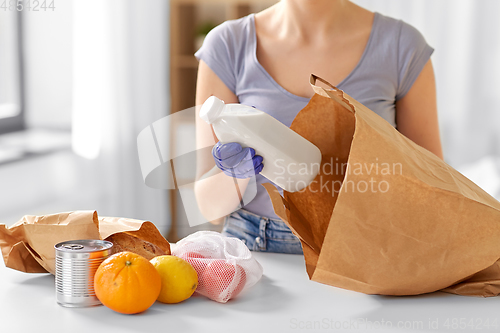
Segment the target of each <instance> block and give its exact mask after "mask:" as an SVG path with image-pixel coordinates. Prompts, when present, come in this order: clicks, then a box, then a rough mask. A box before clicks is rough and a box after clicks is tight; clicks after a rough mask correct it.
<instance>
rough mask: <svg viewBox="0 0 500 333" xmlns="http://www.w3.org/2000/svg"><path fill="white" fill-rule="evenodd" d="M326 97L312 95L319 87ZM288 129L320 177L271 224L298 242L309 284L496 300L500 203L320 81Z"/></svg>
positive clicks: (292, 196) (280, 204)
mask: <svg viewBox="0 0 500 333" xmlns="http://www.w3.org/2000/svg"><path fill="white" fill-rule="evenodd" d="M317 79H318V80H320V81H321V82H323V83H325V84H326V85H328V86H329V88H331V89H325V88H321V87H318V86H316V85H315V83H316V80H317ZM311 85H312V87H313V89H314V91H315V95H314V96H313V97H312V99H311V101H310V102H309V103H308V105H307V106H306V107H305V108H304V109H303V110H301V111H300V112H299V114H298V115H297V117H296V118H295V120H294V121H293V123H292V125H291V128H292V129H293V130H294V131H296V132H297V133H299V134H301V135H302V136H303V137H305V138H306V139H308V140H310V141H311V142H312V143H314V144H315V145H316V146H317V147H318V148H319V149H320V150H321V152H322V162H321V168H320V173H319V174H318V176H317V177H316V179H315V180H314V181H313V183H312V184H311V185H310V186H309V187H307V188H306V189H305V190H303V191H300V192H294V193H289V192H285V193H284V198H282V197H281V196H280V195H279V193H278V191H277V190H276V188H275V187H274V186H272V185H270V184H266V185H265V187H266V189H267V190H268V192H269V194H270V196H271V200H272V202H273V205H274V208H275V211H276V214H277V215H279V216H280V217H281V218H282V219H283V220H285V222H287V224H288V225H289V226H290V228H291V229H292V231H293V232H294V233H295V234H296V235H297V236H298V237H299V238H300V240H301V242H302V246H303V249H304V256H305V261H306V269H307V272H308V274H309V277H310V279H311V280H314V281H317V282H321V283H325V284H329V285H333V286H337V287H341V288H345V289H350V290H355V291H359V292H363V293H367V294H384V295H415V294H422V293H428V292H433V291H437V290H443V291H447V292H452V293H457V294H461V295H472V296H495V295H498V294H499V293H500V264H499V262H497V260H498V259H499V258H500V203H499V202H498V201H496V200H495V199H494V198H493V197H491V196H490V195H489V194H487V193H486V192H484V191H483V190H482V189H481V188H479V187H478V186H477V185H475V184H474V183H473V182H472V181H470V180H469V179H467V178H466V177H464V176H463V175H462V174H460V173H459V172H457V171H456V170H454V169H453V168H452V167H450V166H449V165H447V164H446V163H445V162H443V161H442V160H441V159H439V158H438V157H436V156H435V155H434V154H432V153H430V152H429V151H427V150H426V149H424V148H422V147H420V146H418V145H417V144H415V143H413V142H412V141H411V140H409V139H408V138H406V137H405V136H404V135H402V134H401V133H399V132H398V131H397V130H396V129H395V128H393V127H392V126H391V125H390V124H389V123H388V122H386V121H385V120H384V119H382V118H381V117H380V116H378V115H377V114H375V113H374V112H372V111H371V110H369V109H368V108H366V107H365V106H363V105H362V104H360V103H359V102H357V101H356V100H354V99H353V98H352V97H350V96H348V95H347V94H345V93H344V92H342V91H341V90H339V89H337V88H335V87H333V86H331V85H330V84H328V83H327V82H326V81H324V80H321V79H319V78H317V77H316V76H314V75H312V76H311Z"/></svg>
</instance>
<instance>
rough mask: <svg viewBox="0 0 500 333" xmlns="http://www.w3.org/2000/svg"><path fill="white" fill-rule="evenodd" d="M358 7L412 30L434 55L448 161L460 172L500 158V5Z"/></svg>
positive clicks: (423, 2)
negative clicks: (478, 162)
mask: <svg viewBox="0 0 500 333" xmlns="http://www.w3.org/2000/svg"><path fill="white" fill-rule="evenodd" d="M353 2H355V3H357V4H359V5H360V6H362V7H365V8H367V9H369V10H372V11H377V12H380V13H382V14H384V15H387V16H391V17H394V18H397V19H402V20H404V21H405V22H407V23H409V24H411V25H413V26H414V27H416V28H417V29H418V30H419V31H420V32H421V33H422V34H423V35H424V37H425V39H426V40H427V43H428V44H429V45H431V46H432V47H433V48H434V49H435V51H434V54H433V55H432V57H431V59H432V62H433V65H434V70H435V75H436V84H437V98H438V112H439V122H440V128H441V138H442V143H443V149H444V156H445V160H446V161H447V162H448V163H449V164H450V165H452V166H453V167H455V168H458V167H460V166H462V165H468V164H473V163H476V162H477V161H478V160H481V159H483V158H490V159H491V158H494V157H500V131H499V129H498V127H499V125H500V94H499V93H498V92H499V91H500V61H498V59H500V20H499V13H500V1H497V0H439V1H435V0H405V1H401V0H353ZM499 168H500V166H499ZM498 174H499V175H500V170H498Z"/></svg>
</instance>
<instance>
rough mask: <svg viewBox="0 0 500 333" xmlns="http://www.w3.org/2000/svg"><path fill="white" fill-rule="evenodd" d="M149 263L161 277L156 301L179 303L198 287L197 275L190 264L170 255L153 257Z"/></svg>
mask: <svg viewBox="0 0 500 333" xmlns="http://www.w3.org/2000/svg"><path fill="white" fill-rule="evenodd" d="M150 262H151V263H152V264H153V266H154V267H155V268H156V270H157V271H158V273H160V277H161V291H160V295H159V296H158V301H160V302H163V303H179V302H182V301H184V300H185V299H188V298H189V297H191V295H192V294H193V293H194V291H195V290H196V287H197V286H198V275H197V274H196V271H195V269H194V268H193V266H191V264H190V263H188V262H187V261H185V260H184V259H181V258H179V257H176V256H171V255H164V256H158V257H154V258H153V259H151V260H150Z"/></svg>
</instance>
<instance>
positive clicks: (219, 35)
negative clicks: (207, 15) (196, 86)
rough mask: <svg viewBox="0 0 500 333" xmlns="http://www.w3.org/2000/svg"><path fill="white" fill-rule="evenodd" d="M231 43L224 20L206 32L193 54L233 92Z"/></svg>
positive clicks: (233, 62)
mask: <svg viewBox="0 0 500 333" xmlns="http://www.w3.org/2000/svg"><path fill="white" fill-rule="evenodd" d="M233 44H234V43H233V36H232V33H231V31H230V27H229V24H228V22H225V23H222V24H221V25H218V26H217V27H215V28H214V29H212V30H211V31H210V32H209V33H208V35H207V36H206V37H205V40H204V41H203V45H202V46H201V48H200V49H199V50H198V51H197V52H196V53H195V54H194V55H195V57H196V58H197V59H198V60H203V61H204V62H205V63H206V64H207V65H208V67H210V69H211V70H212V71H213V72H214V73H215V74H216V75H217V76H218V77H219V78H220V79H221V80H222V82H223V83H224V84H225V85H226V86H227V87H228V88H229V90H231V91H232V92H233V93H235V91H236V74H235V71H234V66H235V54H234V49H235V48H234V45H233Z"/></svg>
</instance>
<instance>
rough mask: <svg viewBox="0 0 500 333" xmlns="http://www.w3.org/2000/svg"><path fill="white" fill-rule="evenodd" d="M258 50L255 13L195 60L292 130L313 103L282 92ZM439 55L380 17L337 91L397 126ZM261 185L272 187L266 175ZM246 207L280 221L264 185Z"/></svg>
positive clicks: (230, 25)
mask: <svg viewBox="0 0 500 333" xmlns="http://www.w3.org/2000/svg"><path fill="white" fill-rule="evenodd" d="M256 49H257V38H256V33H255V21H254V14H250V15H248V16H245V17H243V18H241V19H238V20H231V21H226V22H224V23H222V24H221V25H219V26H217V27H216V28H214V29H213V30H212V31H210V33H209V34H208V35H207V37H206V38H205V41H204V43H203V45H202V47H201V48H200V49H199V50H198V52H196V54H195V56H196V58H198V59H199V60H203V61H204V62H205V63H206V64H207V65H208V67H210V69H211V70H212V71H214V73H215V74H216V75H217V76H218V77H219V78H220V79H221V80H222V82H224V84H225V85H226V86H227V87H228V88H229V90H231V91H232V92H233V93H234V94H235V95H236V96H237V97H238V100H239V102H240V103H241V104H245V105H249V106H255V107H256V108H257V109H259V110H261V111H264V112H266V113H268V114H269V115H271V116H273V117H274V118H276V119H278V120H279V121H281V122H282V123H283V124H285V125H286V126H290V125H291V123H292V121H293V119H294V118H295V116H296V115H297V113H299V111H300V110H302V109H303V108H304V107H305V106H306V105H307V103H308V102H309V98H305V97H301V96H297V95H294V94H292V93H290V92H289V91H287V90H285V89H284V88H283V87H281V86H280V85H279V84H278V83H277V82H276V81H275V80H274V79H273V78H272V77H271V76H270V75H269V73H268V72H267V71H266V70H265V69H264V67H262V65H261V64H260V63H259V61H258V60H257V55H256ZM433 51H434V50H433V49H432V48H431V47H430V46H429V45H428V44H427V43H426V41H425V39H424V38H423V36H422V34H421V33H420V32H419V31H418V30H416V29H415V28H414V27H412V26H411V25H409V24H407V23H405V22H403V21H401V20H395V19H393V18H390V17H387V16H384V15H382V14H380V13H375V17H374V21H373V26H372V31H371V33H370V37H369V39H368V43H367V45H366V47H365V50H364V52H363V55H362V56H361V59H360V60H359V62H358V64H357V65H356V67H355V68H354V69H353V70H352V72H351V73H350V74H349V75H348V76H347V77H346V78H345V79H344V80H342V82H340V83H339V84H338V85H337V87H338V88H339V89H342V90H344V91H345V92H346V93H347V94H349V95H350V96H352V97H353V98H355V99H356V100H357V101H359V102H360V103H362V104H364V105H365V106H367V107H368V108H369V109H371V110H372V111H374V112H375V113H377V114H378V115H380V116H381V117H382V118H384V119H385V120H387V121H388V122H389V123H390V124H391V125H392V126H394V127H396V110H395V103H396V101H397V100H398V99H400V98H402V97H403V96H405V95H406V93H407V92H408V91H409V90H410V88H411V86H412V85H413V83H414V82H415V80H416V78H417V77H418V75H419V74H420V72H421V71H422V68H423V67H424V65H425V64H426V63H427V61H428V60H429V58H430V56H431V54H432V52H433ZM264 163H265V161H264ZM256 181H257V184H261V183H264V182H268V180H267V179H266V178H265V177H263V176H261V175H257V176H256ZM244 208H245V209H246V210H248V211H250V212H252V213H255V214H258V215H260V216H265V217H269V218H279V217H278V216H276V214H275V213H274V210H273V207H272V204H271V200H270V198H269V195H268V194H267V192H266V190H265V189H264V187H263V186H260V185H258V186H257V195H256V197H255V198H254V199H253V200H252V201H251V202H250V203H248V204H247V205H245V207H244Z"/></svg>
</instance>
